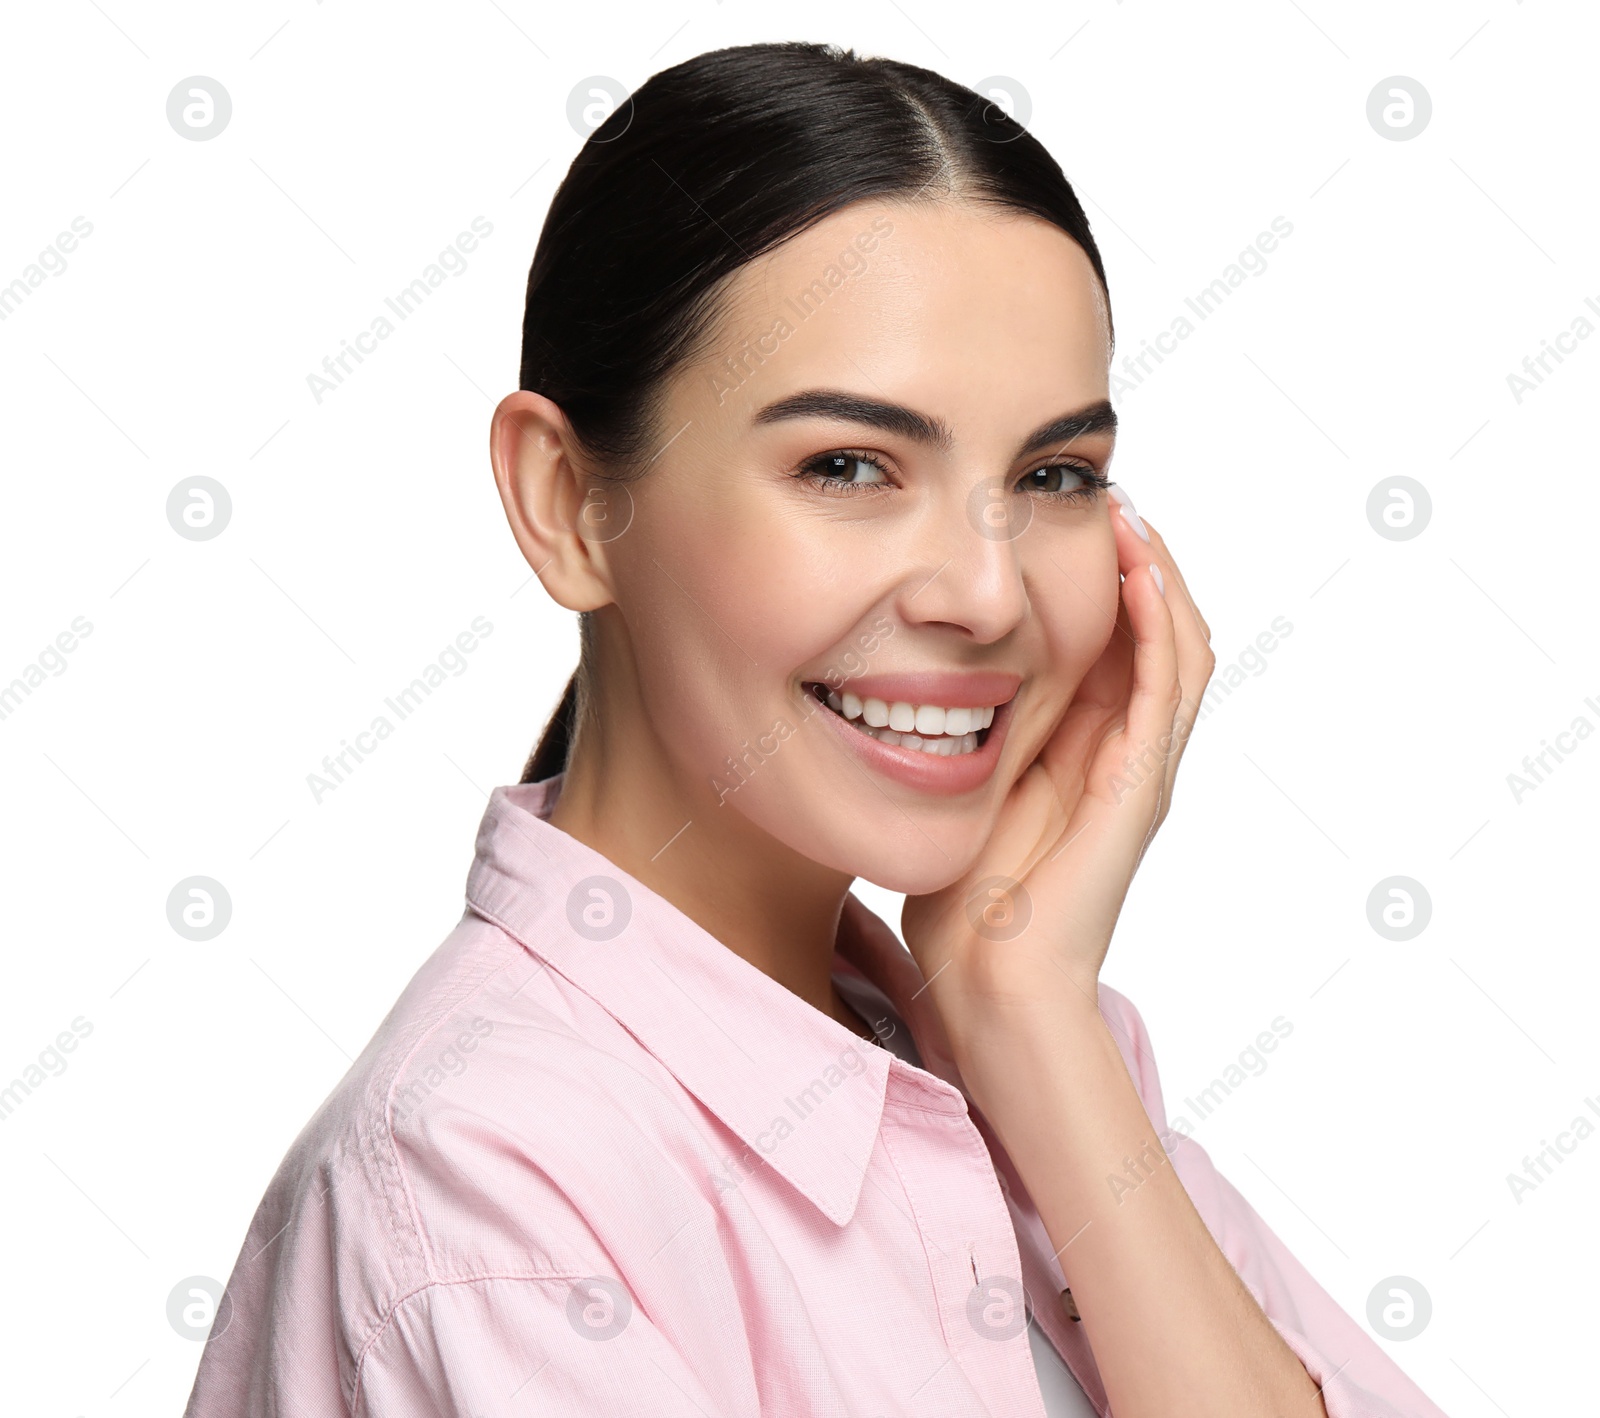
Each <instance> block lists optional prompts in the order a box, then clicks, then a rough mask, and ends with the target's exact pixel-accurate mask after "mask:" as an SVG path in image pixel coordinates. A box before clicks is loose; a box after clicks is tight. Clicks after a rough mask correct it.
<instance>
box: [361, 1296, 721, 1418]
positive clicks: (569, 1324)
mask: <svg viewBox="0 0 1600 1418" xmlns="http://www.w3.org/2000/svg"><path fill="white" fill-rule="evenodd" d="M752 1411H753V1410H752ZM496 1413H507V1414H509V1413H529V1414H535V1413H536V1414H539V1415H540V1418H578V1416H579V1415H582V1416H583V1418H613V1415H614V1418H623V1415H627V1418H634V1416H635V1415H637V1414H640V1413H649V1414H651V1415H652V1418H655V1415H660V1418H732V1415H731V1413H730V1410H729V1409H728V1408H726V1407H725V1406H723V1405H721V1404H719V1403H718V1402H717V1401H716V1399H715V1398H714V1397H713V1396H712V1395H710V1394H708V1393H707V1392H706V1391H705V1389H704V1388H703V1386H702V1385H701V1383H700V1381H699V1379H697V1378H696V1377H695V1375H694V1374H693V1373H692V1372H691V1371H690V1370H689V1368H688V1366H687V1365H686V1364H685V1363H684V1362H683V1360H682V1359H681V1357H680V1356H679V1355H678V1354H677V1352H676V1351H675V1350H674V1349H673V1348H672V1346H671V1345H670V1344H669V1343H668V1342H667V1340H666V1339H665V1338H664V1337H663V1335H662V1334H661V1332H660V1331H659V1330H658V1329H657V1328H656V1327H655V1326H654V1325H653V1324H652V1323H651V1322H650V1321H649V1319H648V1318H646V1316H645V1315H644V1314H643V1313H642V1312H641V1311H640V1310H639V1309H638V1308H637V1307H636V1306H634V1304H633V1302H632V1300H631V1298H630V1297H629V1296H628V1292H627V1290H626V1288H625V1287H624V1286H623V1285H622V1284H621V1283H620V1282H619V1281H617V1280H614V1279H612V1278H610V1277H605V1276H593V1277H574V1276H559V1277H558V1276H488V1277H482V1278H476V1279H470V1280H462V1281H455V1282H441V1283H436V1284H432V1285H428V1286H426V1287H424V1288H423V1289H421V1290H419V1291H417V1292H416V1293H415V1294H413V1295H411V1296H409V1297H408V1298H407V1299H406V1300H404V1301H403V1302H402V1303H400V1304H399V1305H397V1306H396V1307H395V1309H394V1311H393V1312H392V1313H391V1314H390V1316H389V1318H388V1320H387V1322H386V1323H385V1324H384V1326H383V1327H382V1329H380V1330H379V1332H378V1334H377V1335H376V1336H375V1337H374V1338H373V1340H372V1341H371V1343H370V1344H369V1345H368V1346H367V1349H366V1352H365V1353H364V1354H363V1356H362V1358H361V1362H360V1368H359V1371H358V1376H357V1382H356V1403H355V1406H354V1410H353V1418H481V1415H486V1414H496Z"/></svg>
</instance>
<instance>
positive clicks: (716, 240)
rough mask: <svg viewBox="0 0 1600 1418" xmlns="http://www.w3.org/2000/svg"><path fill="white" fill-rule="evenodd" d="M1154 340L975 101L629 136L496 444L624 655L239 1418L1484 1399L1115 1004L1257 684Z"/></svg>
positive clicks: (856, 84) (672, 119)
mask: <svg viewBox="0 0 1600 1418" xmlns="http://www.w3.org/2000/svg"><path fill="white" fill-rule="evenodd" d="M1111 341H1112V327H1111V316H1110V311H1109V303H1108V299H1107V292H1106V288H1105V273H1104V271H1103V269H1102V266H1101V261H1100V256H1099V253H1098V251H1097V250H1096V247H1095V243H1094V240H1093V238H1092V236H1091V235H1090V232H1089V226H1088V223H1087V221H1086V220H1085V218H1084V214H1083V211H1082V209H1081V207H1080V206H1079V204H1078V202H1077V200H1076V199H1075V197H1074V196H1073V193H1072V190H1071V188H1070V187H1069V186H1068V184H1067V182H1066V180H1065V178H1064V177H1063V176H1062V174H1061V171H1060V169H1059V167H1058V166H1057V164H1056V163H1055V162H1054V161H1053V160H1052V159H1051V157H1050V156H1049V155H1048V154H1047V153H1046V152H1045V150H1044V149H1043V147H1041V146H1040V144H1039V143H1038V142H1037V141H1036V140H1035V139H1034V138H1032V137H1031V136H1030V135H1029V134H1028V133H1027V132H1025V131H1024V130H1023V129H1022V128H1020V127H1019V126H1018V125H1017V124H1016V123H1014V122H1012V121H1011V120H1010V119H1009V118H1007V117H1006V116H1005V115H1004V114H1003V113H1001V112H1000V111H999V110H998V109H997V108H995V107H993V106H992V105H989V104H987V103H985V101H984V100H983V99H982V98H980V97H979V96H978V95H976V94H974V93H972V92H971V91H970V90H967V89H965V88H962V87H961V86H959V85H957V84H954V83H952V82H950V81H949V80H947V79H944V78H942V77H940V76H938V75H936V74H933V73H930V72H928V71H926V70H923V69H918V68H914V67H911V66H909V65H905V64H899V63H894V62H890V61H886V60H862V59H859V58H857V57H856V56H855V55H854V54H852V53H849V52H839V51H837V50H834V49H830V48H824V47H820V46H813V45H801V44H792V45H754V46H750V47H747V48H740V49H729V50H723V51H719V52H717V53H712V54H706V55H702V56H700V57H699V58H696V59H693V60H691V61H689V62H687V63H684V64H681V65H678V66H676V67H675V68H673V69H670V70H667V71H665V72H664V73H661V74H658V75H656V76H655V77H654V78H652V79H651V80H650V81H649V82H648V83H646V84H645V85H644V86H643V87H642V88H641V89H640V90H639V91H638V92H637V93H635V94H634V95H633V96H632V98H631V99H630V100H629V101H628V102H626V103H625V104H624V105H623V106H622V107H621V108H619V109H618V110H617V112H616V113H614V114H613V115H612V116H611V117H610V118H609V119H608V120H607V121H606V122H605V123H604V124H602V125H601V126H600V127H599V128H598V129H597V130H596V131H595V132H594V134H593V135H592V136H591V138H590V139H589V141H588V142H587V143H586V144H585V146H584V148H583V150H582V151H581V152H580V153H579V155H578V157H577V158H576V160H575V161H574V162H573V165H572V168H571V171H570V172H569V174H568V175H567V177H566V179H565V181H564V182H563V183H562V186H561V188H560V190H559V191H558V192H557V194H556V196H555V199H554V201H553V203H552V205H551V208H550V212H549V216H548V218H547V221H546V224H545V227H544V232H543V235H542V237H541V240H540V242H539V246H538V250H537V253H536V255H535V257H534V262H533V268H532V272H531V274H530V277H529V282H528V293H527V309H526V317H525V321H524V325H523V346H522V370H521V379H520V384H521V388H520V390H519V391H518V392H517V393H514V394H512V395H510V396H508V397H507V398H506V399H505V400H504V401H503V402H502V403H501V405H500V407H499V408H498V410H497V411H496V413H495V416H494V422H493V428H492V435H491V452H492V461H493V465H494V470H495V476H496V478H497V481H498V484H499V489H500V493H501V496H502V498H503V500H504V504H505V509H506V513H507V516H508V517H509V519H510V523H511V529H512V532H513V534H514V535H515V537H516V540H517V543H518V546H519V547H520V548H521V550H522V552H523V554H524V555H525V556H526V557H527V559H528V561H529V563H530V565H531V566H532V567H533V568H534V570H535V571H536V572H537V573H538V575H539V577H540V579H541V581H542V582H543V584H544V587H545V589H546V590H547V591H548V592H549V594H550V595H551V596H552V597H553V598H554V599H555V600H556V601H557V602H558V603H559V604H560V605H562V606H564V607H566V608H568V609H570V610H574V611H577V612H578V613H579V614H580V626H581V631H582V635H581V640H582V659H581V663H580V665H579V666H578V669H577V672H576V674H575V675H574V676H573V678H572V680H571V682H570V683H569V684H568V686H567V691H566V694H565V696H564V698H563V699H562V702H561V705H560V707H559V709H558V710H557V712H556V714H555V717H554V718H553V720H552V721H551V723H550V724H549V726H548V727H547V728H546V730H545V733H544V735H543V737H542V739H541V740H540V743H539V745H538V748H537V750H536V751H535V753H534V755H533V757H532V758H531V760H530V762H529V765H528V768H527V770H526V771H525V772H524V773H523V775H522V781H521V782H520V783H519V784H516V785H514V786H509V787H502V788H497V789H496V790H495V791H494V793H493V794H492V795H491V799H490V803H489V807H488V810H487V812H486V813H485V815H484V818H483V823H482V826H481V828H480V830H479V834H478V841H477V855H476V858H475V860H474V861H473V864H472V868H471V872H470V874H469V877H468V882H467V910H466V912H465V914H464V916H463V918H462V920H461V922H460V924H459V926H458V927H457V928H456V930H455V931H454V932H453V933H452V934H451V935H450V936H449V938H448V939H447V940H446V941H445V942H444V944H443V945H442V946H441V947H440V948H439V949H438V951H437V952H436V953H435V954H434V955H433V957H432V958H431V959H430V960H429V961H428V962H427V964H425V965H424V966H423V968H422V969H421V970H420V971H419V973H418V974H417V976H416V977H415V979H414V981H413V982H412V984H411V985H410V986H409V987H408V988H407V990H406V992H405V994H404V995H403V996H402V998H401V999H400V1001H399V1002H398V1003H397V1005H396V1006H395V1008H394V1010H393V1011H392V1012H391V1013H390V1015H389V1017H388V1018H387V1019H386V1020H385V1022H384V1024H383V1025H382V1027H381V1028H380V1029H379V1031H378V1034H377V1035H376V1037H375V1038H374V1039H373V1040H372V1042H371V1043H370V1044H369V1045H368V1047H367V1049H366V1051H365V1052H364V1053H363V1055H362V1056H361V1058H360V1059H359V1060H358V1061H357V1063H356V1065H355V1066H354V1068H353V1069H352V1070H351V1072H350V1074H349V1076H348V1077H347V1078H346V1079H345V1080H344V1082H343V1083H342V1084H341V1085H340V1087H339V1088H338V1089H337V1090H336V1091H335V1093H334V1094H333V1096H332V1097H331V1098H330V1099H329V1101H328V1103H327V1104H326V1105H325V1106H324V1108H323V1109H322V1110H321V1112H319V1114H318V1115H317V1117H316V1118H315V1119H314V1120H313V1121H312V1123H311V1124H310V1125H309V1126H308V1127H307V1129H306V1131H305V1132H304V1133H303V1134H302V1136H301V1137H300V1139H299V1140H298V1141H297V1142H296V1144H295V1146H294V1147H293V1149H292V1150H291V1151H290V1153H289V1155H288V1156H287V1158H286V1159H285V1161H284V1163H283V1166H282V1168H281V1170H280V1172H279V1174H278V1176H277V1178H276V1179H275V1180H274V1182H273V1183H272V1185H271V1187H270V1189H269V1190H268V1192H267V1195H266V1198H265V1200H264V1201H263V1202H262V1204H261V1207H260V1209H259V1211H258V1213H257V1215H256V1218H255V1221H254V1224H253V1225H252V1227H251V1229H250V1233H249V1236H248V1238H247V1239H246V1241H245V1244H244V1247H243V1249H242V1251H241V1253H240V1256H239V1259H238V1263H237V1266H236V1268H235V1270H234V1273H233V1276H232V1279H231V1281H230V1284H229V1286H228V1292H227V1296H226V1301H225V1304H224V1307H223V1310H222V1311H221V1312H220V1313H219V1315H218V1317H217V1320H216V1323H215V1325H214V1327H213V1332H212V1336H211V1338H210V1340H209V1341H208V1344H207V1347H206V1350H205V1353H204V1355H203V1358H202V1361H201V1365H200V1372H199V1377H198V1379H197V1381H196V1384H195V1387H194V1392H193V1396H192V1397H191V1400H190V1403H189V1408H188V1413H189V1415H190V1418H221V1415H235V1414H237V1415H243V1414H262V1415H265V1414H269V1413H286V1414H287V1413H296V1414H331V1413H345V1414H350V1415H371V1418H423V1415H430V1418H431V1415H438V1414H451V1415H461V1416H462V1418H467V1416H468V1415H511V1414H522V1413H525V1414H529V1415H534V1414H538V1415H556V1414H560V1415H579V1414H586V1415H587V1414H593V1415H607V1414H617V1415H620V1414H634V1413H649V1414H651V1415H657V1416H658V1418H659V1416H661V1415H682V1418H693V1416H694V1415H702V1416H704V1418H735V1415H738V1418H755V1415H758V1414H762V1415H779V1418H791V1415H792V1416H793V1418H801V1415H804V1416H805V1418H810V1416H811V1415H830V1416H831V1415H839V1416H840V1418H842V1416H843V1415H846V1414H852V1415H862V1418H871V1415H901V1414H904V1415H930V1418H931V1415H950V1416H951V1418H954V1415H962V1418H970V1415H977V1414H992V1415H1005V1418H1012V1415H1028V1418H1039V1415H1044V1414H1052V1415H1061V1414H1084V1413H1089V1412H1094V1413H1098V1414H1101V1415H1104V1414H1106V1413H1109V1412H1112V1411H1114V1412H1115V1413H1116V1415H1117V1418H1173V1415H1175V1414H1183V1415H1186V1418H1189V1416H1190V1415H1194V1416H1195V1418H1199V1416H1200V1415H1212V1414H1215V1415H1226V1418H1267V1415H1273V1418H1285V1415H1294V1416H1295V1418H1302V1416H1304V1418H1310V1415H1327V1418H1377V1415H1382V1416H1383V1418H1394V1415H1408V1418H1439V1410H1438V1409H1437V1408H1436V1407H1435V1406H1434V1405H1433V1404H1432V1403H1430V1402H1429V1401H1428V1399H1427V1398H1426V1397H1425V1396H1424V1395H1423V1394H1422V1393H1421V1392H1420V1391H1419V1390H1418V1389H1417V1388H1416V1387H1415V1386H1414V1385H1413V1384H1412V1383H1411V1382H1410V1381H1409V1380H1408V1379H1407V1378H1406V1377H1405V1376H1404V1375H1403V1374H1402V1373H1401V1372H1400V1370H1399V1369H1398V1368H1396V1366H1395V1365H1394V1364H1393V1363H1392V1362H1391V1361H1390V1360H1389V1359H1388V1358H1387V1357H1386V1356H1385V1355H1384V1354H1383V1353H1382V1352H1381V1351H1380V1350H1379V1348H1378V1347H1377V1346H1376V1344H1375V1343H1374V1342H1373V1341H1372V1340H1371V1339H1370V1338H1369V1337H1368V1336H1367V1335H1366V1333H1365V1332H1364V1331H1363V1330H1362V1329H1361V1328H1360V1327H1359V1326H1358V1325H1357V1324H1356V1323H1355V1322H1354V1321H1352V1320H1351V1319H1350V1318H1349V1317H1348V1316H1347V1315H1346V1314H1345V1313H1344V1312H1343V1311H1342V1310H1341V1309H1340V1308H1339V1307H1338V1306H1337V1305H1336V1304H1335V1303H1334V1302H1333V1300H1332V1299H1331V1298H1330V1297H1329V1296H1328V1295H1327V1293H1326V1292H1325V1291H1324V1290H1323V1289H1322V1288H1321V1287H1320V1286H1319V1285H1318V1284H1317V1283H1316V1282H1315V1281H1314V1280H1313V1279H1312V1277H1311V1276H1310V1275H1309V1274H1308V1273H1307V1272H1306V1270H1305V1269H1304V1267H1302V1266H1301V1265H1300V1264H1299V1262H1298V1261H1296V1259H1295V1258H1294V1257H1293V1256H1292V1255H1291V1254H1290V1253H1289V1252H1288V1251H1287V1250H1286V1249H1285V1247H1284V1246H1283V1244H1282V1243H1281V1242H1280V1241H1279V1240H1278V1239H1277V1237H1276V1236H1274V1235H1273V1233H1272V1232H1271V1231H1270V1230H1269V1229H1268V1228H1267V1226H1266V1225H1265V1224H1264V1223H1263V1222H1262V1221H1261V1219H1260V1218H1259V1217H1258V1216H1257V1215H1256V1213H1255V1212H1254V1211H1253V1210H1252V1209H1251V1207H1250V1206H1249V1204H1248V1203H1247V1202H1246V1201H1245V1200H1244V1199H1243V1197H1241V1196H1240V1194H1239V1193H1238V1192H1237V1191H1235V1190H1234V1189H1233V1187H1232V1186H1230V1185H1229V1184H1228V1182H1227V1181H1226V1180H1224V1179H1223V1178H1222V1177H1221V1176H1219V1175H1218V1174H1217V1172H1216V1171H1215V1170H1214V1169H1213V1167H1212V1165H1211V1163H1210V1161H1209V1159H1208V1158H1207V1156H1206V1154H1205V1152H1204V1151H1203V1150H1202V1149H1201V1148H1200V1147H1199V1146H1198V1145H1197V1144H1196V1143H1194V1142H1193V1141H1192V1140H1189V1139H1187V1138H1185V1137H1182V1136H1179V1135H1177V1134H1175V1133H1173V1132H1171V1131H1169V1130H1168V1129H1167V1127H1166V1125H1165V1121H1164V1118H1165V1114H1164V1110H1163V1106H1162V1100H1161V1088H1160V1083H1159V1081H1158V1078H1157V1074H1156V1067H1155V1062H1154V1059H1153V1057H1152V1054H1151V1050H1150V1043H1149V1040H1148V1038H1147V1036H1146V1033H1145V1029H1144V1025H1143V1023H1142V1021H1141V1020H1140V1017H1139V1015H1138V1013H1137V1011H1136V1010H1135V1009H1134V1007H1133V1006H1132V1005H1131V1004H1130V1003H1129V1002H1128V1000H1126V999H1125V998H1123V997H1122V996H1121V995H1119V994H1118V993H1116V992H1115V991H1114V990H1111V989H1109V988H1107V987H1105V986H1104V985H1101V984H1100V983H1099V980H1098V976H1099V971H1100V967H1101V962H1102V960H1103V959H1104V957H1105V954H1106V951H1107V947H1108V945H1109V942H1110V939H1111V935H1112V930H1113V927H1114V926H1115V923H1116V920H1117V916H1118V912H1119V909H1120V906H1121V903H1122V900H1123V897H1124V894H1125V892H1126V891H1127V888H1128V885H1129V882H1130V880H1131V879H1132V877H1133V874H1134V872H1135V870H1136V869H1137V867H1138V865H1139V861H1140V859H1141V857H1142V855H1143V853H1144V850H1145V848H1146V846H1147V845H1148V844H1149V841H1150V838H1151V836H1152V834H1153V833H1154V832H1155V831H1156V829H1157V828H1158V827H1159V826H1160V824H1161V822H1162V820H1163V818H1164V817H1165V815H1166V813H1167V810H1168V807H1169V804H1170V801H1171V794H1172V787H1173V780H1174V777H1175V775H1176V772H1177V767H1178V762H1179V759H1180V757H1181V755H1182V752H1183V748H1184V745H1185V741H1186V739H1187V737H1188V734H1189V731H1190V729H1191V727H1192V725H1193V723H1194V721H1195V714H1196V709H1197V706H1198V703H1199V700H1200V695H1201V693H1202V691H1203V690H1204V688H1205V685H1206V682H1207V680H1208V678H1209V676H1210V674H1211V670H1212V665H1213V657H1212V653H1211V650H1210V648H1209V645H1208V641H1209V632H1208V630H1207V627H1206V623H1205V620H1204V618H1203V617H1202V615H1201V614H1200V612H1199V611H1198V610H1197V609H1196V608H1195V605H1194V603H1193V601H1192V600H1191V599H1190V596H1189V592H1188V590H1187V588H1186V586H1185V584H1184V579H1183V576H1182V573H1181V572H1180V571H1179V569H1178V567H1177V565H1176V563H1175V562H1174V561H1173V559H1172V556H1171V554H1170V552H1169V551H1168V549H1167V547H1166V544H1165V542H1164V541H1163V540H1162V538H1161V536H1160V535H1159V534H1158V533H1157V532H1156V531H1155V530H1154V529H1153V528H1151V527H1150V526H1149V525H1148V524H1147V523H1145V522H1143V521H1142V520H1141V519H1140V517H1139V516H1138V515H1137V514H1136V513H1135V511H1134V509H1133V506H1132V504H1131V503H1130V502H1129V500H1128V498H1127V496H1126V495H1125V494H1123V493H1121V492H1120V491H1119V490H1118V489H1117V487H1116V486H1115V485H1114V484H1112V483H1111V482H1110V481H1109V477H1108V467H1109V464H1110V462H1111V455H1112V446H1113V440H1114V436H1115V429H1116V417H1115V415H1114V413H1113V412H1112V409H1111V405H1110V403H1109V402H1108V399H1107V394H1108V362H1109V357H1110V350H1111ZM857 877H861V878H865V879H866V880H869V881H872V882H876V883H879V884H881V885H882V886H884V887H887V888H889V889H892V890H896V891H900V892H904V893H906V894H907V900H906V906H905V911H904V914H903V916H902V918H901V927H902V933H903V936H904V942H905V944H904V946H902V945H901V943H900V941H899V940H898V939H896V937H895V936H894V934H893V933H892V932H891V931H890V929H889V928H888V926H886V925H885V924H884V923H883V922H882V921H880V920H879V919H878V918H877V917H875V916H873V915H872V914H871V913H870V912H869V911H867V910H866V908H865V907H864V906H863V905H862V904H861V902H860V901H859V899H858V898H856V897H855V896H853V895H852V894H851V893H850V887H851V884H852V882H853V881H854V880H855V879H856V878H857Z"/></svg>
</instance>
